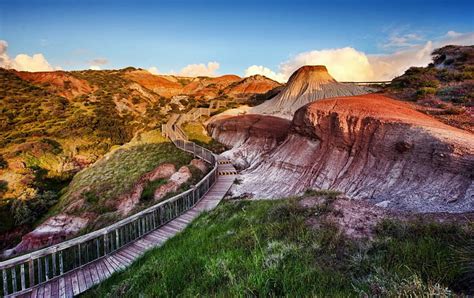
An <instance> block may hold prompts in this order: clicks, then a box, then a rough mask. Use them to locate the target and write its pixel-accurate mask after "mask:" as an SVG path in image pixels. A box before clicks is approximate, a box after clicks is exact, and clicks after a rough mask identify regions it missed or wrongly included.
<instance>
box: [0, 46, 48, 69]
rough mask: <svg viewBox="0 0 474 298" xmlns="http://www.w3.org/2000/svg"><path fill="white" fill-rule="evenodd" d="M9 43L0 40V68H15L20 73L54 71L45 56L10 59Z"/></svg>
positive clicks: (20, 55) (18, 56)
mask: <svg viewBox="0 0 474 298" xmlns="http://www.w3.org/2000/svg"><path fill="white" fill-rule="evenodd" d="M7 50H8V43H7V42H6V41H5V40H0V67H4V68H14V69H16V70H20V71H52V70H55V69H57V68H54V67H53V66H51V64H49V62H48V61H47V60H46V58H45V57H44V56H43V54H40V53H38V54H34V55H33V56H29V55H27V54H19V55H17V56H16V57H15V58H13V59H12V58H10V56H8V53H7Z"/></svg>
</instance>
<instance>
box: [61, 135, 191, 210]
mask: <svg viewBox="0 0 474 298" xmlns="http://www.w3.org/2000/svg"><path fill="white" fill-rule="evenodd" d="M192 159H193V156H192V155H190V154H188V153H185V152H183V151H181V150H179V149H177V148H176V147H175V146H174V145H173V144H171V143H157V144H153V143H152V144H141V145H136V146H130V147H125V148H120V149H118V150H116V151H114V152H113V153H111V154H109V155H108V156H107V157H105V158H102V159H101V160H100V161H98V162H97V163H95V164H94V165H92V166H91V167H89V168H87V169H85V170H83V171H82V172H79V173H78V174H76V175H75V176H74V179H73V180H72V181H71V183H70V185H69V187H68V189H67V191H66V192H65V194H64V195H63V196H62V198H61V202H60V204H59V206H60V207H61V206H63V205H64V204H67V203H69V202H70V201H73V200H75V198H76V197H77V195H79V196H84V197H85V198H86V199H87V201H88V202H90V203H92V204H103V203H104V202H106V201H107V200H110V199H113V198H115V197H117V196H118V195H120V194H123V193H125V192H127V191H128V190H130V189H131V188H132V186H133V184H134V183H136V181H138V179H139V178H140V177H141V176H142V175H144V174H145V173H147V172H150V171H152V170H153V169H154V168H156V167H157V166H158V165H160V164H162V163H173V164H175V165H176V168H177V169H178V168H179V167H181V166H183V165H187V164H189V162H190V161H191V160H192ZM88 198H94V199H92V200H90V199H88Z"/></svg>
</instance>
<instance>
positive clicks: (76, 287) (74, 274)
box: [69, 271, 81, 296]
mask: <svg viewBox="0 0 474 298" xmlns="http://www.w3.org/2000/svg"><path fill="white" fill-rule="evenodd" d="M69 276H70V278H71V283H72V291H73V294H74V296H76V295H79V293H80V292H81V290H80V288H79V278H78V276H77V271H73V272H71V274H70V275H69Z"/></svg>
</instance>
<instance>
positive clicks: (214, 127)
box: [207, 115, 290, 169]
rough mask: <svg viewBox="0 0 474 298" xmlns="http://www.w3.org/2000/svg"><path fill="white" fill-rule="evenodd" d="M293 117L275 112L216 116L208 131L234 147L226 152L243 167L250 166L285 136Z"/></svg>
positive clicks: (235, 162)
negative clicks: (265, 114)
mask: <svg viewBox="0 0 474 298" xmlns="http://www.w3.org/2000/svg"><path fill="white" fill-rule="evenodd" d="M289 127H290V121H288V120H286V119H282V118H278V117H273V116H264V115H243V116H223V117H218V118H215V119H214V120H213V121H212V122H210V123H209V124H208V126H207V129H208V131H209V134H210V135H211V137H213V138H214V139H217V140H219V142H221V143H222V144H224V145H226V146H228V147H231V148H233V149H231V150H229V151H227V152H225V153H224V156H226V157H227V158H229V159H231V160H232V161H233V162H234V164H235V165H236V166H237V167H238V168H240V169H243V168H247V167H249V166H250V165H252V164H255V163H256V162H257V161H258V160H260V159H261V157H262V155H263V154H265V153H266V152H268V151H270V150H271V149H273V148H275V147H276V146H277V145H278V144H280V143H281V142H282V141H283V140H285V138H286V136H287V134H288V129H289Z"/></svg>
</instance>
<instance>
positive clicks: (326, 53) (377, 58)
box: [244, 31, 474, 82]
mask: <svg viewBox="0 0 474 298" xmlns="http://www.w3.org/2000/svg"><path fill="white" fill-rule="evenodd" d="M473 43H474V32H470V33H458V32H455V31H449V32H447V33H446V34H445V35H444V36H441V37H439V38H436V39H434V40H423V39H422V38H421V37H420V36H419V35H415V34H406V35H403V36H401V37H400V36H391V37H390V39H389V41H388V43H387V47H390V48H396V50H395V51H394V52H392V53H390V54H380V55H373V54H372V55H369V54H365V53H364V52H361V51H358V50H356V49H354V48H352V47H345V48H338V49H326V50H314V51H308V52H302V53H299V54H297V55H295V56H294V57H292V58H290V59H289V60H287V61H285V62H282V63H281V64H280V65H279V69H278V71H273V70H271V69H270V68H268V67H265V66H263V65H252V66H250V67H248V68H247V69H246V70H245V71H244V73H245V76H249V75H254V74H261V75H265V76H267V77H269V78H271V79H274V80H276V81H279V82H285V81H287V80H288V78H289V77H290V75H291V74H292V73H293V72H294V71H295V70H296V69H298V68H299V67H301V66H303V65H318V64H322V65H326V67H327V68H328V71H329V73H330V74H331V75H332V76H333V77H334V78H335V79H336V80H338V81H371V80H391V79H393V78H394V77H396V76H399V75H401V74H402V73H403V72H404V71H405V70H407V69H408V68H409V67H411V66H426V65H427V64H428V63H430V62H431V53H432V52H433V50H434V49H436V48H439V47H442V46H445V45H449V44H455V45H470V44H473Z"/></svg>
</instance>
